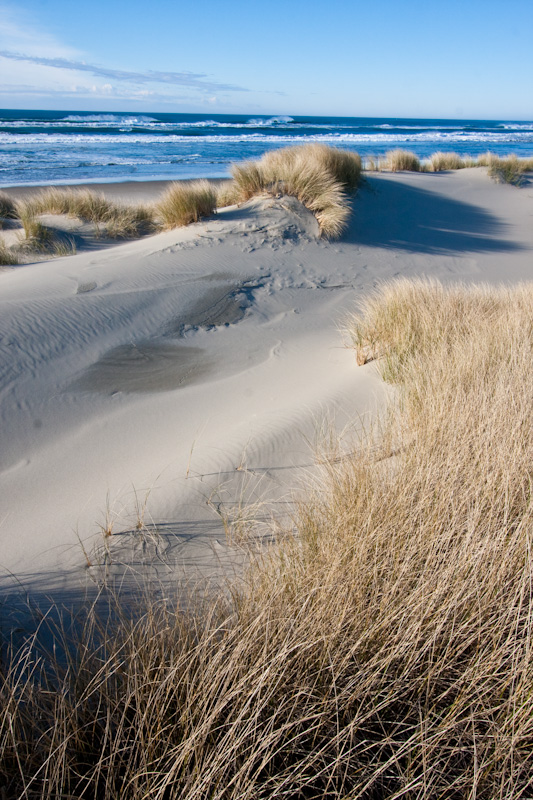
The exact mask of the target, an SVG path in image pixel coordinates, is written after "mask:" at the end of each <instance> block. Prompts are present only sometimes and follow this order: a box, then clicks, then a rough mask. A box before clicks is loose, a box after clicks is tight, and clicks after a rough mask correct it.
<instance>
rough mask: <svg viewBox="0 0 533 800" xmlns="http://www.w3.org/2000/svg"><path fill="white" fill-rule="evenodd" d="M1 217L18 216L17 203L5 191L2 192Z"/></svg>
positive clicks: (13, 217) (0, 199) (0, 195)
mask: <svg viewBox="0 0 533 800" xmlns="http://www.w3.org/2000/svg"><path fill="white" fill-rule="evenodd" d="M0 218H2V219H16V218H17V206H16V203H15V202H14V201H13V200H12V199H11V198H10V197H9V195H7V194H6V193H5V192H0Z"/></svg>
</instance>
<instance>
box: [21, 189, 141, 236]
mask: <svg viewBox="0 0 533 800" xmlns="http://www.w3.org/2000/svg"><path fill="white" fill-rule="evenodd" d="M20 209H21V214H26V215H29V216H33V217H35V216H38V215H39V214H66V215H68V216H70V217H77V218H78V219H81V220H83V221H85V222H90V223H92V224H93V225H95V227H96V229H97V230H98V231H99V230H100V226H104V228H105V233H106V235H107V236H109V237H111V238H121V239H132V238H136V237H138V236H142V235H143V233H150V232H152V231H153V230H154V229H155V222H154V215H153V210H152V208H151V207H150V206H144V205H137V206H129V205H122V204H120V203H115V202H113V201H111V200H109V199H107V198H106V197H105V195H103V194H102V193H100V192H93V191H90V190H89V189H82V190H72V189H59V188H57V187H50V188H48V189H45V190H43V191H42V192H40V193H39V194H37V195H36V196H34V197H32V198H30V199H29V200H27V201H26V202H25V203H21V204H20Z"/></svg>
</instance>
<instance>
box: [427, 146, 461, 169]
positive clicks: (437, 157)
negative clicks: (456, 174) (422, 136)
mask: <svg viewBox="0 0 533 800" xmlns="http://www.w3.org/2000/svg"><path fill="white" fill-rule="evenodd" d="M464 167H465V162H464V160H463V159H462V157H461V156H460V155H459V154H458V153H443V152H441V151H438V152H437V153H433V155H432V156H431V158H430V159H429V169H430V171H431V172H442V171H443V170H448V169H463V168H464Z"/></svg>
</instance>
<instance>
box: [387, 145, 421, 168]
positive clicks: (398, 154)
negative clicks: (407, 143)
mask: <svg viewBox="0 0 533 800" xmlns="http://www.w3.org/2000/svg"><path fill="white" fill-rule="evenodd" d="M385 159H386V163H387V167H388V169H390V171H391V172H402V171H406V172H420V159H419V158H418V156H417V155H415V153H411V152H410V151H409V150H400V149H398V150H389V151H388V152H387V153H386V154H385Z"/></svg>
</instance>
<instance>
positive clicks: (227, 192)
mask: <svg viewBox="0 0 533 800" xmlns="http://www.w3.org/2000/svg"><path fill="white" fill-rule="evenodd" d="M216 192H217V208H226V207H227V206H234V205H236V204H237V203H239V202H240V200H241V193H240V191H239V189H238V187H237V185H236V184H235V182H234V181H224V183H221V184H219V185H218V186H217V187H216Z"/></svg>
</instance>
